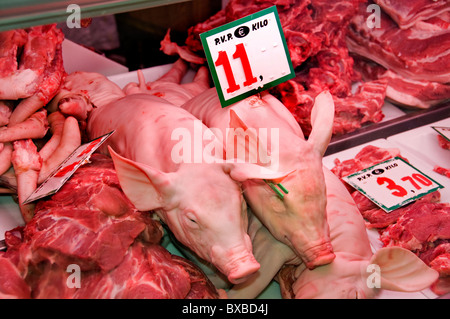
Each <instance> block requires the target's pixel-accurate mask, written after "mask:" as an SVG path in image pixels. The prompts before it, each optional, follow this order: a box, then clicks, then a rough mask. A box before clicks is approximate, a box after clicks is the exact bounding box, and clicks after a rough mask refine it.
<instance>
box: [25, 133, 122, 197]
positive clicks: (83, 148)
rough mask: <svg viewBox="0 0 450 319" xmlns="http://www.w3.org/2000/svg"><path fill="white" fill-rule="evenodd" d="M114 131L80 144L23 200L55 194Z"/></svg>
mask: <svg viewBox="0 0 450 319" xmlns="http://www.w3.org/2000/svg"><path fill="white" fill-rule="evenodd" d="M112 133H114V131H112V132H110V133H108V134H105V135H103V136H100V137H98V138H96V139H94V140H92V141H90V142H88V143H85V144H83V145H80V146H79V147H78V148H77V149H76V150H75V151H73V152H72V154H70V155H69V156H68V157H67V158H66V159H65V160H64V161H63V162H62V163H61V164H59V166H58V167H57V168H56V169H55V170H54V171H53V172H52V173H51V174H50V176H49V177H48V178H47V179H46V180H45V181H43V182H42V183H41V184H40V185H39V187H37V188H36V190H35V191H34V192H33V193H32V194H31V195H30V196H29V197H28V198H27V199H26V200H25V201H24V202H23V203H24V204H27V203H31V202H33V201H35V200H38V199H40V198H43V197H46V196H50V195H53V194H55V193H56V192H57V191H58V190H59V189H60V188H61V187H62V186H63V185H64V183H65V182H66V181H67V180H69V178H70V177H71V176H72V175H73V174H74V173H75V171H76V170H77V169H78V167H80V166H81V165H83V164H85V163H87V162H88V161H89V158H90V157H91V155H92V153H94V152H95V150H97V148H99V147H100V145H102V144H103V142H104V141H106V140H107V139H108V137H110V136H111V134H112Z"/></svg>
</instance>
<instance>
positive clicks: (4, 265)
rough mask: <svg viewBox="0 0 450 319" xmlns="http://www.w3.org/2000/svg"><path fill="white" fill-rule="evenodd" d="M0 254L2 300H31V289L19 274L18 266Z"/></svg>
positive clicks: (0, 291) (0, 296)
mask: <svg viewBox="0 0 450 319" xmlns="http://www.w3.org/2000/svg"><path fill="white" fill-rule="evenodd" d="M3 255H4V253H2V252H0V299H13V298H14V299H15V298H18V299H27V298H30V293H31V290H30V287H28V285H27V283H26V282H25V280H24V279H23V278H22V276H21V274H20V273H19V271H18V269H17V267H16V265H15V264H14V263H13V262H12V261H11V260H10V259H9V258H6V257H3Z"/></svg>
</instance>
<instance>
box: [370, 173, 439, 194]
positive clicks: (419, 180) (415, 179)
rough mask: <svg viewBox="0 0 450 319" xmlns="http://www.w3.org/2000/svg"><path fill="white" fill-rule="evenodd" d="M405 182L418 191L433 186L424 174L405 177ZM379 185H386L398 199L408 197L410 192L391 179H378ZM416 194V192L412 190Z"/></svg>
mask: <svg viewBox="0 0 450 319" xmlns="http://www.w3.org/2000/svg"><path fill="white" fill-rule="evenodd" d="M401 180H402V181H403V182H408V183H410V184H411V186H412V187H414V188H415V189H416V190H421V189H422V187H421V186H420V184H421V185H423V186H431V185H432V184H433V183H432V182H431V181H430V180H429V179H428V178H426V177H425V176H423V175H422V174H418V173H413V174H412V175H411V176H404V177H402V178H401ZM377 184H378V185H385V186H386V188H387V189H389V190H391V191H392V192H391V194H392V195H394V196H397V197H404V196H406V195H408V191H407V190H406V189H405V188H404V187H402V186H400V185H398V184H397V183H396V182H395V181H393V180H392V179H390V178H389V177H378V178H377ZM412 192H414V190H412Z"/></svg>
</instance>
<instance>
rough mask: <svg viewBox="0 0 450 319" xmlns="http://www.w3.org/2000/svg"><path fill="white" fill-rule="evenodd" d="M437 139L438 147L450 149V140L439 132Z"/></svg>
mask: <svg viewBox="0 0 450 319" xmlns="http://www.w3.org/2000/svg"><path fill="white" fill-rule="evenodd" d="M437 139H438V143H439V146H440V147H442V148H443V149H446V150H450V141H449V140H448V139H446V138H445V137H443V136H442V135H440V134H439V135H438V136H437Z"/></svg>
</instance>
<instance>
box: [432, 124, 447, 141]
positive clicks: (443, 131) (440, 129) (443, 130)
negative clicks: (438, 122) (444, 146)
mask: <svg viewBox="0 0 450 319" xmlns="http://www.w3.org/2000/svg"><path fill="white" fill-rule="evenodd" d="M432 128H433V129H434V130H435V131H436V132H438V133H439V134H441V135H442V136H443V137H444V138H445V139H446V140H447V141H449V142H450V127H445V126H432Z"/></svg>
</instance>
